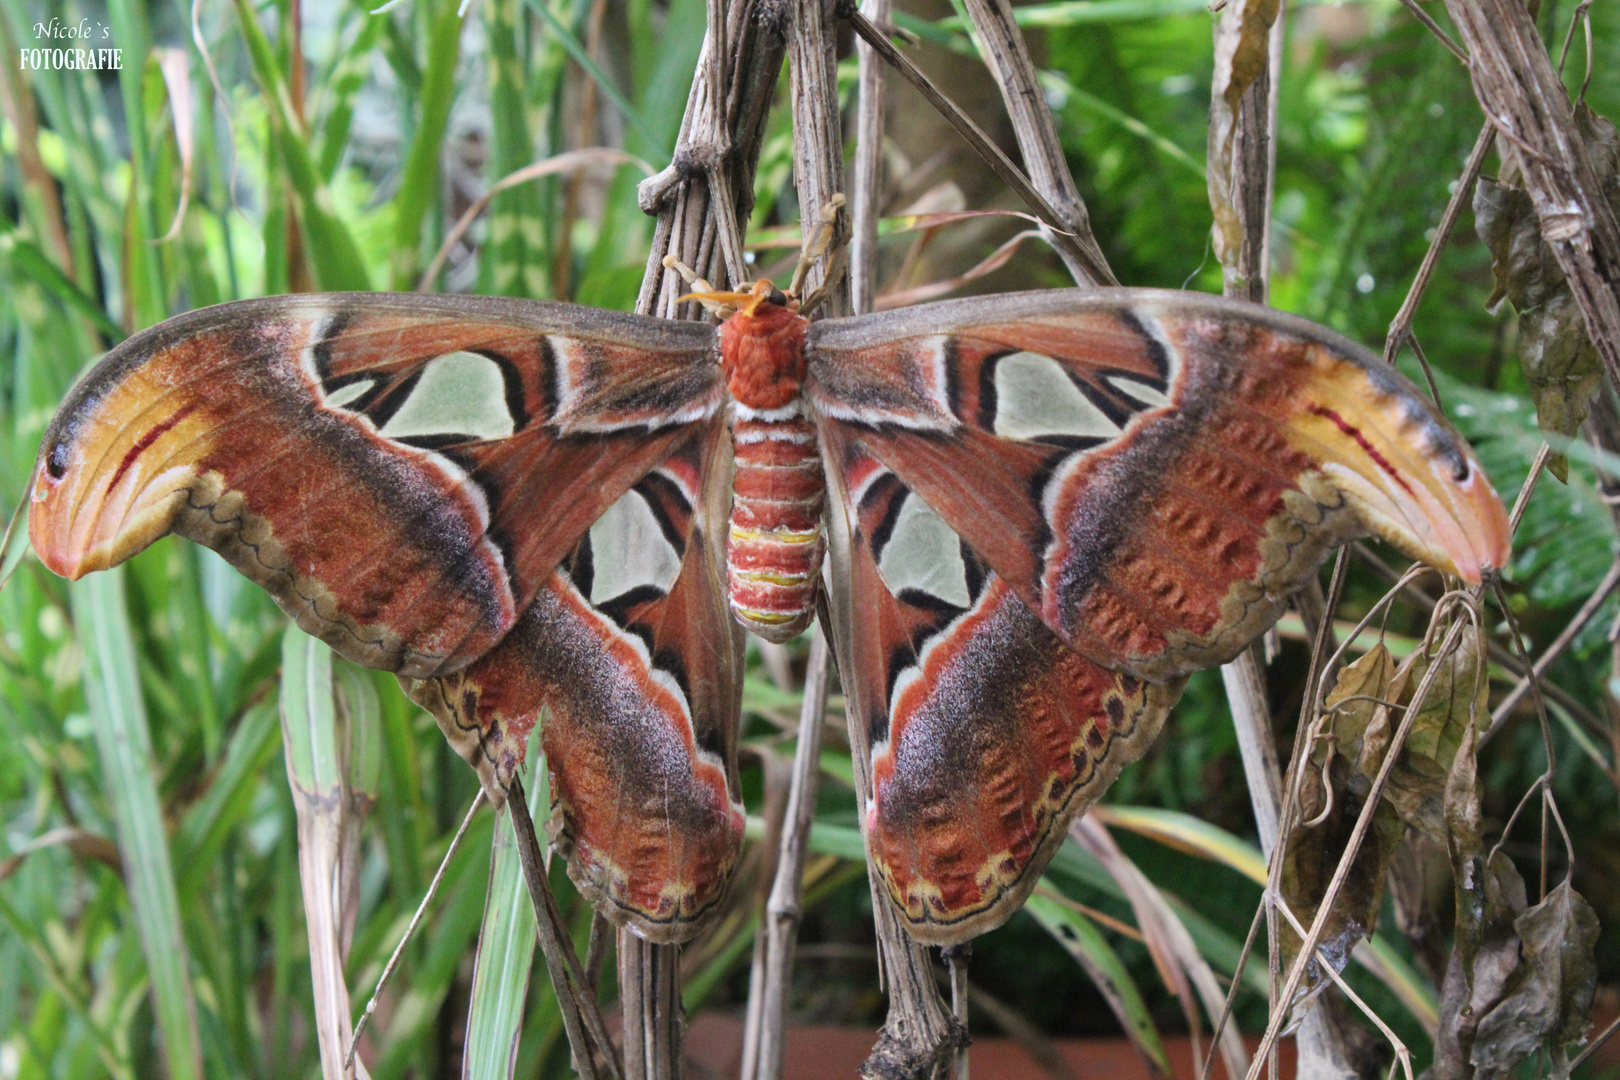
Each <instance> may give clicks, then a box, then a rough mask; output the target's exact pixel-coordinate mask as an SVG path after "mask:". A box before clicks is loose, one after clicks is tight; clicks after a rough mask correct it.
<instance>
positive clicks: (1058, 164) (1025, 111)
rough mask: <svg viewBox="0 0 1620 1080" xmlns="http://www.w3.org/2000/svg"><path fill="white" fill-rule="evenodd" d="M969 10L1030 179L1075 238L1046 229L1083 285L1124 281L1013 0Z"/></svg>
mask: <svg viewBox="0 0 1620 1080" xmlns="http://www.w3.org/2000/svg"><path fill="white" fill-rule="evenodd" d="M967 13H968V17H969V18H970V19H972V20H973V28H974V29H975V30H977V31H978V35H979V43H980V46H981V48H982V49H983V50H984V52H985V54H986V55H985V63H986V64H987V65H988V66H989V68H990V74H991V75H993V76H994V77H995V80H996V85H997V86H999V87H1000V88H1001V98H1002V101H1004V102H1005V103H1006V105H1007V118H1008V119H1009V120H1011V121H1012V127H1013V134H1014V135H1015V136H1016V137H1017V139H1018V148H1019V150H1020V151H1021V152H1022V153H1023V157H1024V168H1025V169H1026V170H1027V171H1028V173H1029V178H1030V183H1031V184H1032V185H1033V186H1034V188H1035V190H1036V191H1038V192H1040V193H1041V194H1042V195H1043V196H1045V197H1046V200H1047V201H1048V202H1049V203H1051V204H1052V208H1053V209H1054V210H1055V211H1056V212H1057V214H1058V217H1059V219H1060V220H1061V221H1062V223H1063V227H1064V228H1065V229H1066V230H1068V232H1069V233H1070V234H1071V235H1072V236H1073V237H1074V240H1075V243H1074V244H1073V245H1068V244H1061V245H1060V244H1058V243H1057V242H1056V236H1055V235H1054V234H1053V231H1052V228H1051V227H1050V226H1045V225H1043V226H1042V229H1041V231H1042V233H1044V234H1045V236H1046V239H1047V241H1048V242H1049V243H1051V244H1052V245H1053V247H1054V248H1056V250H1057V253H1058V255H1059V257H1061V258H1062V259H1063V263H1064V265H1065V266H1067V267H1068V268H1069V273H1070V274H1071V275H1072V276H1073V277H1074V279H1075V281H1076V282H1077V283H1078V284H1081V285H1118V284H1119V279H1118V278H1116V277H1114V273H1113V271H1112V270H1110V269H1109V267H1108V260H1107V259H1106V258H1105V257H1104V256H1103V253H1102V248H1101V247H1100V246H1099V245H1098V243H1097V238H1096V236H1094V235H1093V234H1092V231H1091V217H1090V215H1089V214H1088V213H1087V212H1086V204H1085V200H1083V199H1081V198H1080V189H1079V188H1078V187H1077V186H1075V182H1074V176H1073V175H1072V174H1070V172H1069V163H1068V162H1067V161H1066V160H1065V159H1064V157H1063V145H1062V143H1060V142H1059V141H1058V134H1057V124H1056V122H1055V121H1054V120H1053V118H1052V110H1051V109H1048V108H1047V107H1046V100H1045V97H1044V95H1043V94H1042V93H1041V84H1040V77H1039V75H1038V74H1037V72H1036V71H1035V64H1034V62H1033V61H1032V60H1030V58H1029V48H1028V47H1027V46H1026V45H1025V44H1024V35H1023V34H1022V33H1021V32H1020V31H1019V29H1018V24H1017V23H1016V22H1014V21H1013V12H1012V5H1011V4H1009V3H1008V2H1007V0H967ZM1076 249H1078V250H1076Z"/></svg>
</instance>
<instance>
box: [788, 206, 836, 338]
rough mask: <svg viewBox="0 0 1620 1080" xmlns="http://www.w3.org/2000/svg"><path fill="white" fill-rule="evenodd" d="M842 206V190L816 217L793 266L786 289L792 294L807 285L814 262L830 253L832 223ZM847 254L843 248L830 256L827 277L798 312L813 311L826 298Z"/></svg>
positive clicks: (834, 283) (806, 299) (834, 221)
mask: <svg viewBox="0 0 1620 1080" xmlns="http://www.w3.org/2000/svg"><path fill="white" fill-rule="evenodd" d="M843 206H844V196H843V193H842V192H840V193H839V194H836V195H834V196H833V197H832V198H831V199H829V200H827V202H826V203H825V204H824V205H823V206H822V208H821V212H820V213H819V214H818V215H817V216H816V227H815V229H814V230H812V231H811V233H810V235H809V237H808V238H807V239H806V240H805V244H804V248H803V249H802V250H801V251H800V252H799V264H798V265H797V266H795V267H794V268H793V282H792V284H791V285H789V286H788V290H787V292H788V295H789V296H798V295H799V290H801V289H803V288H804V282H805V279H806V278H807V277H809V276H810V268H811V267H812V266H814V265H815V263H816V260H817V259H819V258H821V257H822V256H825V255H827V249H828V248H829V247H831V246H832V238H833V226H834V224H835V223H836V222H837V220H838V211H839V210H841V209H842V208H843ZM846 254H847V252H846V250H845V249H844V248H843V247H840V248H838V250H836V251H834V252H833V253H832V254H831V255H830V256H828V258H827V276H826V279H825V280H824V281H823V282H822V284H820V285H818V286H817V287H816V288H815V289H814V290H813V291H812V292H811V293H810V295H809V296H806V297H805V298H804V300H803V301H802V302H801V303H800V304H799V314H801V315H808V314H810V312H812V311H814V310H815V309H816V308H817V307H820V306H821V304H822V302H823V301H824V300H826V299H827V291H828V290H829V289H831V288H832V287H833V286H835V285H836V284H837V283H838V279H839V277H841V276H842V275H843V273H844V269H845V256H846Z"/></svg>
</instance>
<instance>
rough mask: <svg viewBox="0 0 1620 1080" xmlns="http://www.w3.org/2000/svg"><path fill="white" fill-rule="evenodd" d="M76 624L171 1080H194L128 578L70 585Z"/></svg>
mask: <svg viewBox="0 0 1620 1080" xmlns="http://www.w3.org/2000/svg"><path fill="white" fill-rule="evenodd" d="M72 595H73V620H74V624H75V625H76V626H77V627H78V630H79V639H80V644H81V645H82V647H83V648H84V653H85V670H84V694H85V699H86V702H87V704H88V705H89V711H90V721H91V725H92V727H93V728H94V730H95V736H96V746H97V749H98V750H99V752H100V755H101V768H102V775H103V779H104V782H105V784H106V792H107V796H108V800H109V802H110V803H111V807H112V816H113V823H114V825H115V826H116V828H117V831H118V848H119V850H120V852H122V853H123V857H124V871H125V875H126V878H127V882H128V888H129V902H130V907H131V909H132V910H133V913H134V917H135V923H136V926H137V928H138V930H139V932H140V940H141V948H142V951H143V952H144V953H145V956H146V964H147V969H148V971H149V972H150V977H151V989H152V1003H153V1009H154V1012H155V1013H156V1014H157V1023H158V1031H159V1032H160V1034H161V1038H162V1040H163V1048H164V1053H165V1058H166V1060H167V1061H168V1065H169V1076H170V1077H171V1078H173V1080H192V1078H193V1077H195V1078H198V1080H200V1078H201V1077H202V1075H203V1070H202V1049H201V1046H200V1044H199V1042H198V1038H197V1005H196V999H195V997H194V996H193V993H192V987H191V977H190V972H189V970H188V967H189V964H188V960H187V952H186V942H185V938H184V937H183V936H182V935H181V932H180V907H179V901H178V899H177V897H176V890H175V884H174V870H173V867H172V864H171V861H170V857H169V839H168V835H167V834H166V833H165V831H164V828H163V811H162V807H161V804H160V803H159V801H158V785H157V776H156V775H155V771H154V766H153V761H152V739H151V733H150V730H149V728H148V726H147V718H146V706H145V703H144V702H143V701H142V699H141V693H140V683H139V680H138V677H137V675H136V670H135V647H134V639H133V634H132V632H131V629H130V623H129V612H128V610H127V608H126V607H125V604H124V574H123V571H122V569H121V568H114V569H112V570H109V571H106V572H105V573H100V574H91V575H90V576H89V577H87V578H86V579H84V580H83V581H79V582H75V583H74V584H73V586H72Z"/></svg>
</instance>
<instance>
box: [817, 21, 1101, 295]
mask: <svg viewBox="0 0 1620 1080" xmlns="http://www.w3.org/2000/svg"><path fill="white" fill-rule="evenodd" d="M839 4H840V7H839V11H840V14H842V15H843V17H844V18H845V19H847V20H848V21H849V24H850V26H851V27H853V28H854V30H855V33H856V34H858V35H859V36H860V38H861V40H862V41H864V42H866V43H867V45H869V46H871V48H872V51H874V52H876V53H877V54H878V55H879V56H881V57H883V59H884V60H886V61H887V62H888V63H889V64H890V65H891V66H893V67H894V69H895V70H896V71H898V72H900V74H902V75H904V76H905V77H906V81H907V82H909V83H911V85H912V86H914V87H916V88H917V92H918V93H920V94H922V96H923V97H924V98H925V99H927V101H928V103H929V104H930V105H932V106H933V107H934V108H935V109H938V110H939V113H940V115H941V116H943V117H944V118H945V119H946V120H948V121H949V122H950V124H951V126H952V127H953V128H955V129H956V131H957V133H958V134H960V135H961V136H962V137H963V138H964V139H966V140H967V141H968V144H969V145H970V146H972V147H973V150H974V152H975V153H977V154H978V155H979V156H980V157H981V158H983V159H984V161H985V163H986V164H987V165H989V166H990V168H991V169H992V170H993V171H994V172H995V174H996V175H997V176H999V177H1001V179H1002V181H1003V182H1005V183H1006V185H1007V186H1008V187H1010V188H1012V189H1013V191H1014V192H1015V193H1016V194H1017V195H1018V197H1019V198H1020V199H1022V200H1023V201H1024V203H1025V205H1027V206H1028V207H1029V208H1030V209H1031V210H1032V211H1034V213H1035V216H1036V217H1038V218H1040V219H1041V221H1042V222H1043V223H1045V224H1046V225H1049V226H1050V227H1051V229H1052V233H1051V237H1052V245H1053V246H1054V247H1055V248H1057V249H1058V251H1059V252H1060V253H1062V254H1063V255H1064V258H1065V261H1067V260H1068V259H1069V258H1074V259H1077V260H1080V261H1081V262H1082V263H1084V262H1086V261H1087V260H1088V256H1087V254H1086V252H1085V250H1084V248H1083V247H1082V245H1081V242H1080V240H1079V239H1078V238H1077V237H1076V236H1075V235H1074V234H1073V233H1071V232H1069V231H1068V229H1067V227H1066V226H1065V225H1064V224H1063V215H1062V214H1060V213H1059V212H1058V210H1057V209H1056V208H1055V207H1053V205H1052V204H1051V203H1050V202H1049V201H1048V200H1047V198H1046V196H1045V195H1043V194H1042V193H1041V192H1039V191H1037V190H1036V189H1035V187H1034V186H1033V185H1032V184H1031V183H1030V180H1029V178H1028V177H1027V176H1025V175H1024V174H1023V172H1022V170H1020V169H1019V168H1018V166H1016V165H1014V164H1013V163H1012V161H1011V160H1009V159H1008V157H1007V155H1006V154H1004V153H1002V152H1001V147H999V146H997V145H996V144H995V143H994V142H992V141H991V140H990V137H989V136H988V135H986V134H985V133H984V131H983V129H981V128H980V127H979V125H978V124H975V123H974V122H973V120H972V118H971V117H969V116H968V115H967V113H965V112H963V111H962V110H961V108H959V107H958V106H957V105H956V103H955V102H953V101H951V99H950V98H948V97H946V96H945V94H944V93H942V92H941V91H940V89H939V87H937V86H935V85H934V83H933V81H932V80H931V79H929V78H928V76H927V75H924V74H923V73H922V71H921V70H919V69H918V67H917V65H916V64H913V63H912V62H911V60H910V58H908V57H907V56H906V55H905V54H904V53H902V52H901V51H900V50H899V49H897V48H895V47H894V44H893V43H892V42H890V41H889V39H888V38H887V37H885V36H884V34H883V32H882V31H881V30H880V29H878V28H877V27H876V26H874V25H872V23H871V21H870V20H869V19H867V18H866V17H865V16H864V15H862V14H861V13H860V12H859V11H858V10H856V8H855V6H854V4H853V2H852V0H839ZM1088 276H1090V277H1092V278H1093V279H1094V280H1099V281H1111V280H1112V279H1113V272H1112V271H1109V270H1108V269H1107V267H1106V266H1102V267H1096V268H1094V272H1092V273H1090V274H1089V275H1088Z"/></svg>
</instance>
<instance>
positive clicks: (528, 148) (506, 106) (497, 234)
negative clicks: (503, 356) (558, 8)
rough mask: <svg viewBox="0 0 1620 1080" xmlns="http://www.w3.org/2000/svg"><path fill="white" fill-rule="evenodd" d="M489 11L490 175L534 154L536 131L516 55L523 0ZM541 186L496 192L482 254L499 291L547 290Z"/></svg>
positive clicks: (501, 1) (501, 0) (498, 0)
mask: <svg viewBox="0 0 1620 1080" xmlns="http://www.w3.org/2000/svg"><path fill="white" fill-rule="evenodd" d="M489 10H490V17H489V51H490V64H489V95H490V105H491V109H490V165H491V173H490V175H491V177H492V178H499V177H502V176H509V175H511V174H512V173H514V172H516V171H517V170H519V169H521V168H523V167H524V166H525V165H528V164H529V163H530V162H531V161H533V159H534V136H533V134H532V133H531V128H530V126H529V125H530V120H529V109H528V105H527V100H526V98H525V96H524V86H523V76H524V70H523V67H522V66H520V64H521V62H520V58H519V56H518V21H519V19H520V18H521V17H522V14H523V5H522V2H521V0H493V2H492V3H491V4H490V9H489ZM540 202H541V200H540V191H539V189H538V188H537V187H535V186H534V185H533V184H519V185H518V186H517V187H514V188H512V189H510V190H508V191H503V192H501V193H500V194H499V195H497V196H495V199H494V201H493V202H492V203H490V207H489V237H488V239H487V240H486V241H485V242H484V246H483V250H482V252H481V254H480V256H479V257H480V258H481V259H483V260H485V262H486V264H487V267H486V268H485V269H484V277H485V282H486V285H487V288H488V289H489V291H492V292H494V293H496V294H498V295H500V296H535V297H540V296H545V295H547V274H546V251H545V226H544V223H543V220H542V217H541V213H540Z"/></svg>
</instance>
